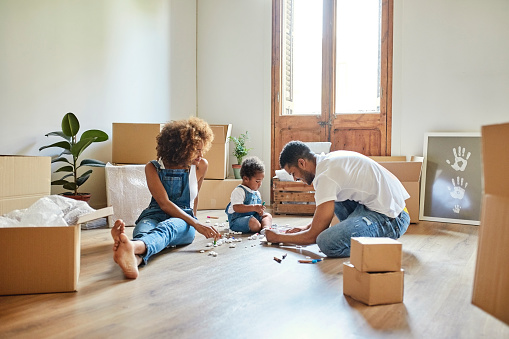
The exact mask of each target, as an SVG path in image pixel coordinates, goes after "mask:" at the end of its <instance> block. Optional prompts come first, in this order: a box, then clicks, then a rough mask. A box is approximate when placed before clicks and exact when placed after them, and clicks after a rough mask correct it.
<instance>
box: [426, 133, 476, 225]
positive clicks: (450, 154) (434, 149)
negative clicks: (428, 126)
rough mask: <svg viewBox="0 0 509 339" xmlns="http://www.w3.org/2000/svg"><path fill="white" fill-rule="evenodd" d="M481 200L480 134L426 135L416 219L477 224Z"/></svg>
mask: <svg viewBox="0 0 509 339" xmlns="http://www.w3.org/2000/svg"><path fill="white" fill-rule="evenodd" d="M481 200H482V168H481V134H480V133H427V134H426V135H425V136H424V163H423V169H422V178H421V196H420V208H419V219H420V220H427V221H438V222H451V223H459V224H467V225H479V224H480V220H481Z"/></svg>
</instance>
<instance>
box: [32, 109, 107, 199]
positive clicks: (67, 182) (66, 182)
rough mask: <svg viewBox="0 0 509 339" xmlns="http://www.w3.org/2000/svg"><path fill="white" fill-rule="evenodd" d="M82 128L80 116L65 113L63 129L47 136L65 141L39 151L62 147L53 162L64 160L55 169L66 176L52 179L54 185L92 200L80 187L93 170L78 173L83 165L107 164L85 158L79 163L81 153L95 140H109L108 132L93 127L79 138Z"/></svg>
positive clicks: (79, 197) (100, 165)
mask: <svg viewBox="0 0 509 339" xmlns="http://www.w3.org/2000/svg"><path fill="white" fill-rule="evenodd" d="M79 129H80V123H79V121H78V118H77V117H76V116H75V115H74V114H73V113H71V112H69V113H67V114H65V115H64V118H63V119H62V130H61V131H57V132H51V133H48V134H46V136H47V137H48V136H50V135H51V136H59V137H61V138H62V139H64V140H63V141H59V142H56V143H53V144H51V145H46V146H42V147H41V148H39V151H42V150H43V149H46V148H50V147H57V148H60V149H62V152H61V153H60V154H59V155H58V156H57V157H56V158H54V159H52V160H51V162H52V163H56V162H63V163H64V164H63V166H62V167H60V168H58V169H57V170H55V173H56V172H62V173H64V176H63V177H62V178H60V179H59V180H55V181H52V182H51V184H52V185H60V186H62V187H63V188H65V189H67V190H69V192H64V193H62V195H64V196H66V197H70V198H73V199H77V200H85V201H88V200H90V194H89V193H80V192H78V188H79V187H80V186H81V185H83V184H84V183H85V182H86V181H87V180H88V178H89V177H90V175H91V174H92V170H91V169H89V170H88V171H85V172H83V173H81V174H78V170H79V169H80V168H81V167H83V166H90V167H104V166H105V165H106V164H105V163H104V162H102V161H99V160H93V159H83V160H81V162H79V163H78V161H79V158H80V156H81V153H83V151H84V150H85V149H86V148H87V147H88V146H90V145H91V144H92V143H94V142H103V141H106V140H108V134H106V133H105V132H103V131H100V130H96V129H92V130H88V131H85V132H83V133H82V134H81V137H80V138H79V140H78V132H79Z"/></svg>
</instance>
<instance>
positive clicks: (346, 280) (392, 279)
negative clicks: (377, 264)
mask: <svg viewBox="0 0 509 339" xmlns="http://www.w3.org/2000/svg"><path fill="white" fill-rule="evenodd" d="M403 280H404V271H403V269H401V270H400V271H398V272H379V273H368V272H361V271H359V270H357V269H356V268H355V267H354V265H352V264H351V263H349V262H345V263H343V294H345V295H348V296H350V297H352V298H353V299H355V300H358V301H360V302H362V303H364V304H366V305H369V306H372V305H381V304H394V303H400V302H403Z"/></svg>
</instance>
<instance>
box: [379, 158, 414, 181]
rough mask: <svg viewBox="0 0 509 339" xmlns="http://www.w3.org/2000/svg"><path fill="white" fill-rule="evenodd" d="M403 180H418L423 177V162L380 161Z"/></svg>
mask: <svg viewBox="0 0 509 339" xmlns="http://www.w3.org/2000/svg"><path fill="white" fill-rule="evenodd" d="M380 165H382V166H383V167H385V168H386V169H388V170H389V171H390V172H391V173H392V174H394V175H395V176H396V177H397V178H398V179H399V181H401V182H418V181H419V179H420V177H421V169H422V162H408V161H390V162H380Z"/></svg>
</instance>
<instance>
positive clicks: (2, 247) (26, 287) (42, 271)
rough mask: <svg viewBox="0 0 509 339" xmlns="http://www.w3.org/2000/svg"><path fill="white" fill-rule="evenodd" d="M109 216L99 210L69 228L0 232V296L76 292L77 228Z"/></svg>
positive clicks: (77, 268)
mask: <svg viewBox="0 0 509 339" xmlns="http://www.w3.org/2000/svg"><path fill="white" fill-rule="evenodd" d="M111 213H112V208H111V207H107V208H103V209H100V210H97V211H94V212H92V213H90V214H88V215H85V216H82V217H80V218H79V220H78V223H77V224H76V225H72V226H58V227H48V226H41V227H32V226H30V227H8V228H0V257H1V258H2V260H0V272H2V273H1V274H2V278H1V279H0V295H11V294H33V293H53V292H72V291H77V289H78V278H79V273H80V254H81V247H80V245H81V244H80V239H81V230H80V224H83V223H85V222H88V221H91V220H94V219H98V218H102V217H105V216H107V215H109V214H111Z"/></svg>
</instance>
